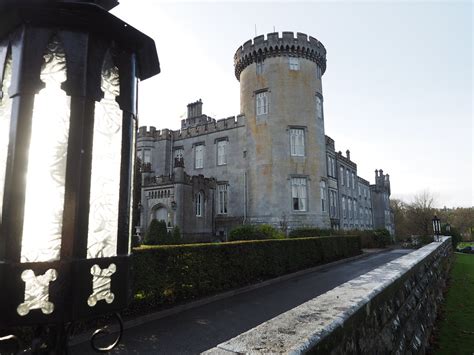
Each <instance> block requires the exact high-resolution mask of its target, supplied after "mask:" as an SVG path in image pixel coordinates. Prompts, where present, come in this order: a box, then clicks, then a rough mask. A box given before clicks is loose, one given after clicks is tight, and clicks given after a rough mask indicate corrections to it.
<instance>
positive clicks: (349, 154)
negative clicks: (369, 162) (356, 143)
mask: <svg viewBox="0 0 474 355" xmlns="http://www.w3.org/2000/svg"><path fill="white" fill-rule="evenodd" d="M346 158H347V159H349V160H351V151H350V150H349V149H347V150H346Z"/></svg>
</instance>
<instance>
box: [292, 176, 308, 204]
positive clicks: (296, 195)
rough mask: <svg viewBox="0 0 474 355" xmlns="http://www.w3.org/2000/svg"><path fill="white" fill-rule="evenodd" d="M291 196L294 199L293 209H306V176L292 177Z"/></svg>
mask: <svg viewBox="0 0 474 355" xmlns="http://www.w3.org/2000/svg"><path fill="white" fill-rule="evenodd" d="M291 197H292V201H293V211H306V210H307V206H306V199H307V194H306V178H292V179H291Z"/></svg>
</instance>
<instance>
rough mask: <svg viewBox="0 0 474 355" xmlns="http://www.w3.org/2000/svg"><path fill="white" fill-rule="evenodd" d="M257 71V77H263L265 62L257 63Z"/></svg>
mask: <svg viewBox="0 0 474 355" xmlns="http://www.w3.org/2000/svg"><path fill="white" fill-rule="evenodd" d="M256 71H257V75H262V74H263V60H259V61H257V63H256Z"/></svg>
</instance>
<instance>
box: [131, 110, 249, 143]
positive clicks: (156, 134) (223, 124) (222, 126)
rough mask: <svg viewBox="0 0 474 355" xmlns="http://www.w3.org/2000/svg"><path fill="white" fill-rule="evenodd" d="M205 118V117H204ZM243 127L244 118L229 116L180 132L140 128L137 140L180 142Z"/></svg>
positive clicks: (203, 122)
mask: <svg viewBox="0 0 474 355" xmlns="http://www.w3.org/2000/svg"><path fill="white" fill-rule="evenodd" d="M206 117H207V116H206ZM243 126H245V116H244V115H238V116H231V117H228V118H223V119H220V120H217V121H216V120H215V119H209V120H205V121H202V122H201V123H200V124H197V125H196V126H189V127H186V128H183V129H181V130H176V131H173V130H171V129H162V130H161V131H160V130H157V129H156V127H153V126H151V127H150V128H148V127H146V126H142V127H140V128H139V129H138V139H139V140H146V139H150V140H154V141H159V140H164V139H169V140H170V139H173V140H175V141H176V140H180V139H185V138H191V137H197V136H201V135H203V134H209V133H213V132H219V131H225V130H227V129H231V128H237V127H243Z"/></svg>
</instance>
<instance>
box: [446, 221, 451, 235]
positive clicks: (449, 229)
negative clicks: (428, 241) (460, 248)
mask: <svg viewBox="0 0 474 355" xmlns="http://www.w3.org/2000/svg"><path fill="white" fill-rule="evenodd" d="M446 234H447V235H451V225H450V224H449V223H446Z"/></svg>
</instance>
